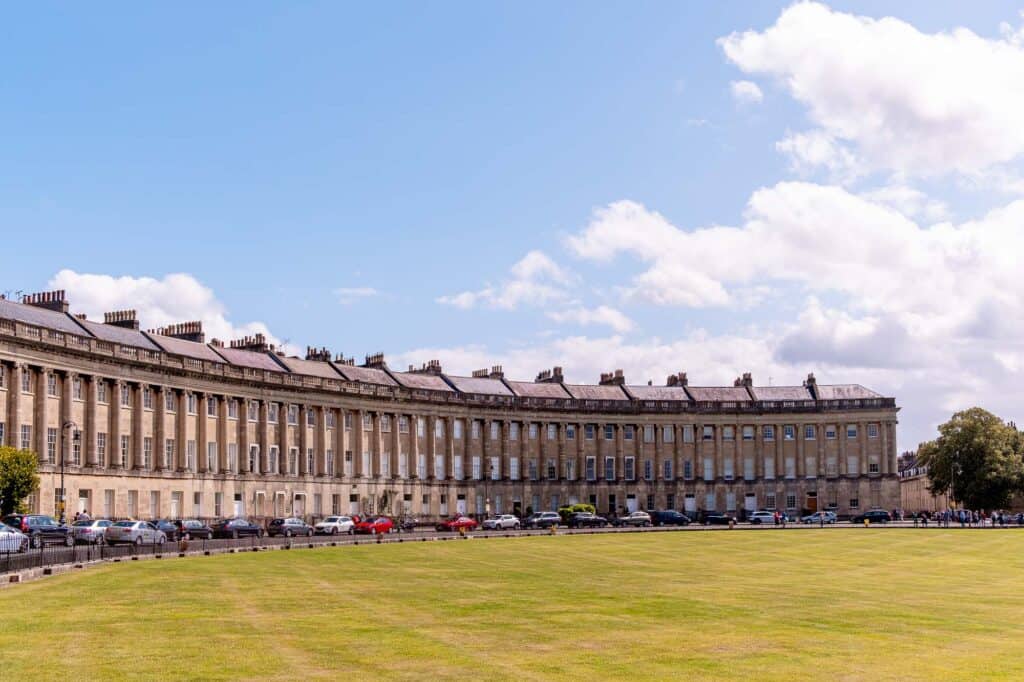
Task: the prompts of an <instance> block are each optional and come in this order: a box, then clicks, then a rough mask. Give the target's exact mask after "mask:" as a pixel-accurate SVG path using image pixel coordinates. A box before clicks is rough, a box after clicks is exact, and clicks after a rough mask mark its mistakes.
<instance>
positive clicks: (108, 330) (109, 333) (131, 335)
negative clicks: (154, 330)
mask: <svg viewBox="0 0 1024 682" xmlns="http://www.w3.org/2000/svg"><path fill="white" fill-rule="evenodd" d="M75 321H76V322H77V323H78V324H80V325H82V326H83V327H85V328H86V329H87V330H88V331H89V333H90V334H92V335H93V336H95V337H96V338H97V339H102V340H103V341H110V342H111V343H119V344H121V345H123V346H137V347H139V348H145V349H147V350H153V351H159V350H160V347H159V346H157V345H156V344H155V343H153V342H152V341H150V340H149V338H148V337H147V336H146V335H145V334H143V333H142V332H140V331H139V330H137V329H128V328H127V327H118V326H117V325H114V324H104V323H102V322H90V321H89V320H75Z"/></svg>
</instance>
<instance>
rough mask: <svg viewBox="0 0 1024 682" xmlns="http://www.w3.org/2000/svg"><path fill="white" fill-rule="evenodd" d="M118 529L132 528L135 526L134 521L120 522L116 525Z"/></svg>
mask: <svg viewBox="0 0 1024 682" xmlns="http://www.w3.org/2000/svg"><path fill="white" fill-rule="evenodd" d="M114 525H115V526H117V527H118V528H131V527H133V526H134V525H135V522H134V521H118V522H117V523H115V524H114Z"/></svg>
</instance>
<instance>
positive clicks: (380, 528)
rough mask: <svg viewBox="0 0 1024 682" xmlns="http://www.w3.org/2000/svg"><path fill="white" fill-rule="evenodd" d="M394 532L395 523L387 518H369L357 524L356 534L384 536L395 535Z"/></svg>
mask: <svg viewBox="0 0 1024 682" xmlns="http://www.w3.org/2000/svg"><path fill="white" fill-rule="evenodd" d="M394 530H395V524H394V522H393V521H392V520H391V519H389V518H388V517H386V516H377V517H373V516H368V517H367V518H365V519H363V520H361V521H360V522H359V523H357V524H356V532H357V533H363V534H365V535H382V534H384V533H393V532H394Z"/></svg>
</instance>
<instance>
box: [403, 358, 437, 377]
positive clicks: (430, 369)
mask: <svg viewBox="0 0 1024 682" xmlns="http://www.w3.org/2000/svg"><path fill="white" fill-rule="evenodd" d="M409 373H410V374H433V375H434V376H440V375H441V361H440V360H429V361H428V362H426V363H424V365H423V366H422V367H420V368H419V369H416V368H415V367H413V366H412V365H409Z"/></svg>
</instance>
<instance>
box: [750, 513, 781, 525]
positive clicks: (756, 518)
mask: <svg viewBox="0 0 1024 682" xmlns="http://www.w3.org/2000/svg"><path fill="white" fill-rule="evenodd" d="M747 520H748V521H750V522H751V523H752V524H754V525H755V526H757V525H761V524H769V525H771V524H774V523H775V514H774V512H770V511H756V512H751V513H750V516H748V517H747Z"/></svg>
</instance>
